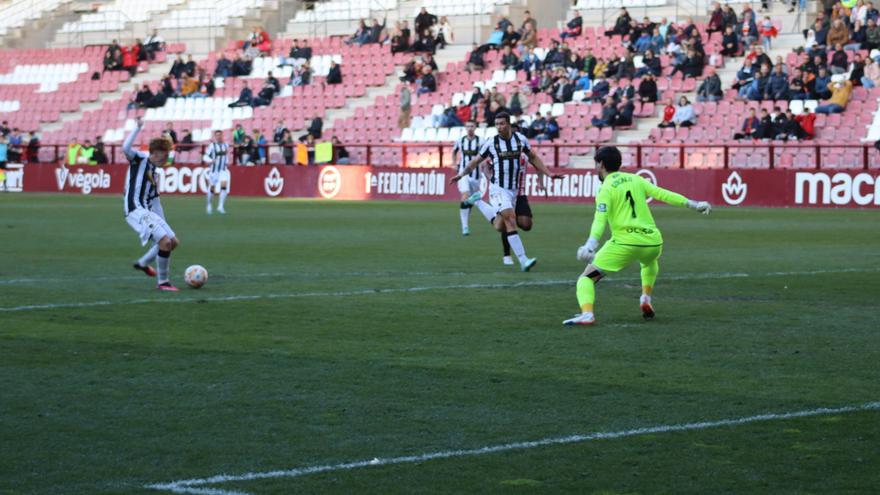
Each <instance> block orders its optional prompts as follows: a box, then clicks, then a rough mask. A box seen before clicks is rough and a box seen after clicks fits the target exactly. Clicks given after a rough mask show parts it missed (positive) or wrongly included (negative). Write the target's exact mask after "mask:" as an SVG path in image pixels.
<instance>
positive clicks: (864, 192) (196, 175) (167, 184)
mask: <svg viewBox="0 0 880 495" xmlns="http://www.w3.org/2000/svg"><path fill="white" fill-rule="evenodd" d="M126 170H127V167H124V166H119V165H115V166H114V165H108V166H77V167H65V166H61V165H56V164H30V165H27V166H26V167H19V166H12V167H10V169H9V170H8V171H7V190H9V191H12V192H55V193H59V192H60V193H76V194H122V191H123V189H124V182H125V174H126ZM206 170H207V169H206V168H205V167H202V166H173V167H166V168H164V169H162V170H161V171H160V173H159V174H158V175H157V177H156V180H157V182H158V185H159V190H160V192H162V193H163V194H202V193H204V191H205V190H206V188H207V178H206V176H205V173H206ZM230 172H231V174H232V176H231V177H232V179H231V181H232V194H233V195H238V196H254V197H267V198H316V199H327V200H428V201H451V202H456V201H459V196H460V194H459V192H458V189H457V188H456V187H455V186H454V185H450V184H449V179H450V178H451V177H452V176H453V173H454V172H453V170H451V169H436V168H434V169H426V168H423V169H419V168H391V167H369V166H357V165H345V166H333V165H327V166H317V167H302V166H261V167H233V168H231V169H230ZM557 172H559V173H561V174H563V176H564V178H563V179H560V180H557V181H554V182H553V183H550V182H549V181H545V188H546V190H545V191H542V190H541V188H540V187H539V181H538V177H537V175H535V174H529V175H528V176H526V180H525V193H526V194H528V195H529V198H530V199H531V200H532V201H533V202H556V203H592V202H593V200H594V197H595V193H596V191H597V190H598V187H599V184H600V182H599V178H598V176H597V175H596V174H595V173H594V172H593V171H590V170H570V169H558V170H557ZM635 173H637V174H639V175H641V176H643V177H645V178H646V179H648V180H651V181H652V182H654V183H656V184H658V185H659V186H661V187H665V188H668V189H672V190H674V191H678V192H680V193H682V194H684V195H685V196H688V197H693V198H700V199H705V200H708V201H711V202H713V203H714V204H718V205H730V206H765V207H786V206H789V207H848V208H880V170H867V171H833V170H730V169H727V170H687V169H685V170H682V169H639V170H636V171H635ZM483 186H484V188H485V184H483Z"/></svg>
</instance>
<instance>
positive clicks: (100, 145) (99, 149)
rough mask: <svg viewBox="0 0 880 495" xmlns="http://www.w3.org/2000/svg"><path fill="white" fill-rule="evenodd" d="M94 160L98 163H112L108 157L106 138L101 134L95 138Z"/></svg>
mask: <svg viewBox="0 0 880 495" xmlns="http://www.w3.org/2000/svg"><path fill="white" fill-rule="evenodd" d="M92 161H93V162H94V163H95V164H96V165H106V164H108V163H110V160H109V159H108V158H107V151H106V150H105V148H104V139H103V138H102V137H101V136H98V137H96V138H95V146H94V152H93V153H92Z"/></svg>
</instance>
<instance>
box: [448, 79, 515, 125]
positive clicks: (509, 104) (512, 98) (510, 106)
mask: <svg viewBox="0 0 880 495" xmlns="http://www.w3.org/2000/svg"><path fill="white" fill-rule="evenodd" d="M507 108H508V109H509V110H510V113H511V115H516V116H517V117H518V116H520V115H522V114H524V113H526V112H527V111H528V109H529V100H528V98H526V96H525V95H524V94H522V93H520V91H519V86H516V85H514V86H513V89H512V90H511V93H510V99H509V100H508V101H507ZM468 120H470V119H462V122H467V121H468Z"/></svg>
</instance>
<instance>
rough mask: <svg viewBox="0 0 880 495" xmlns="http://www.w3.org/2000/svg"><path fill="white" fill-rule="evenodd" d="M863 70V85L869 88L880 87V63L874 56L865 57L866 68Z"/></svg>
mask: <svg viewBox="0 0 880 495" xmlns="http://www.w3.org/2000/svg"><path fill="white" fill-rule="evenodd" d="M863 72H864V75H863V76H862V79H861V83H862V86H864V87H866V88H869V89H870V88H877V87H880V64H878V63H877V62H875V61H874V59H873V58H871V57H868V58H866V59H865V68H864V71H863Z"/></svg>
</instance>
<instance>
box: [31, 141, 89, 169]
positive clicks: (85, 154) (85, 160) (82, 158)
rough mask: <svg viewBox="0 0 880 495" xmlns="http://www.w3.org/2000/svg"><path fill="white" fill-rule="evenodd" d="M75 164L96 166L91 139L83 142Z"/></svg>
mask: <svg viewBox="0 0 880 495" xmlns="http://www.w3.org/2000/svg"><path fill="white" fill-rule="evenodd" d="M15 161H18V160H15ZM76 164H77V165H97V162H95V147H94V146H93V145H92V140H91V139H86V140H85V141H83V144H82V146H81V147H80V148H79V156H78V157H77V159H76Z"/></svg>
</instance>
